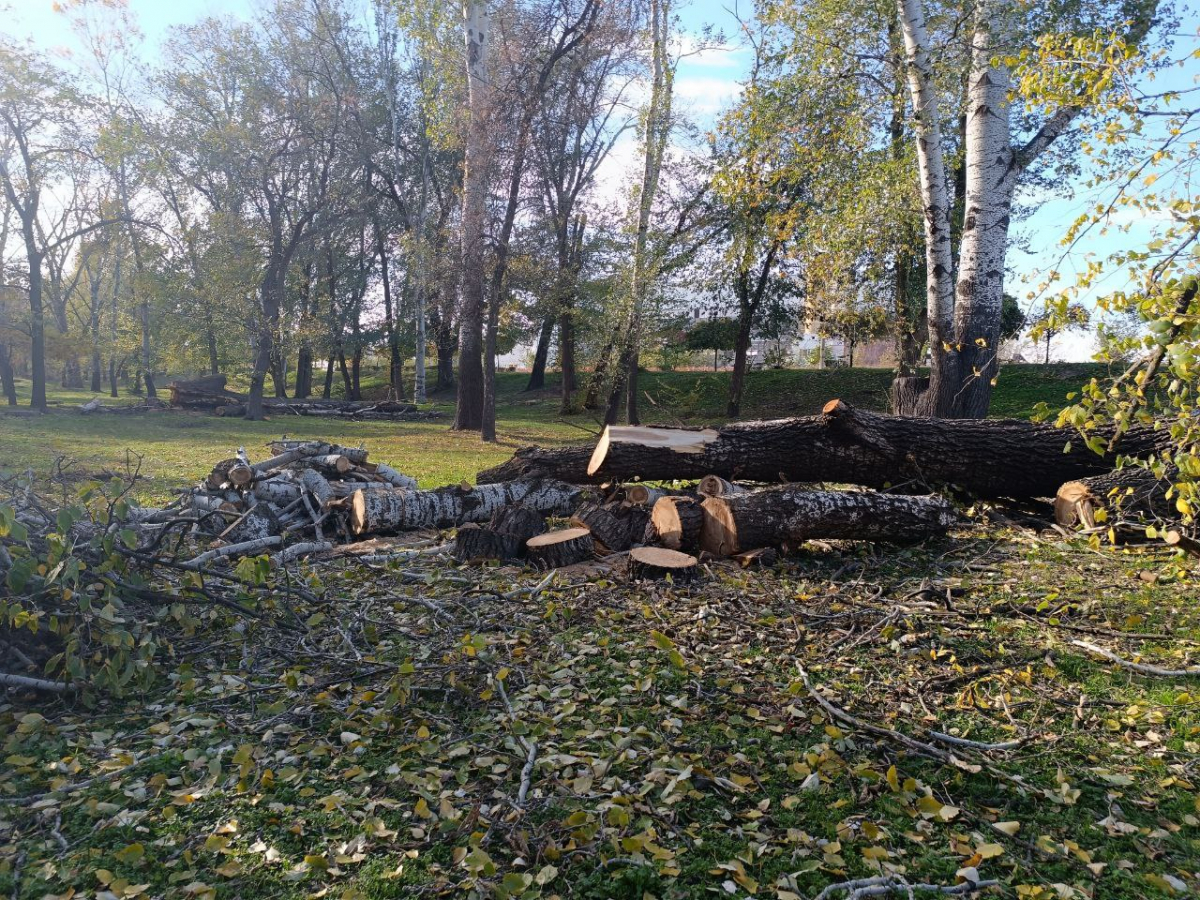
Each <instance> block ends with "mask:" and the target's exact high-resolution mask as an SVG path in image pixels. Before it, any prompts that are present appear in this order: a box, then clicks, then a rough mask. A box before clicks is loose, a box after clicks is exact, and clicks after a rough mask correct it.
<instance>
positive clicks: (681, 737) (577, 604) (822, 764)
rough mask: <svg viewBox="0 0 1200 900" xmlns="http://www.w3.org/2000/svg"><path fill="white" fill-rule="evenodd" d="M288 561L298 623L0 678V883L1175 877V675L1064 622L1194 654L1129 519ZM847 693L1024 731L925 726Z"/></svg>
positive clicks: (1132, 881)
mask: <svg viewBox="0 0 1200 900" xmlns="http://www.w3.org/2000/svg"><path fill="white" fill-rule="evenodd" d="M311 577H313V578H316V577H317V576H316V574H315V573H314V574H313V575H312V576H311ZM319 583H320V586H321V587H322V588H323V589H324V590H325V591H327V593H325V594H323V595H322V596H325V597H328V598H330V599H329V601H327V602H324V604H323V605H322V604H318V605H317V606H315V607H308V606H302V607H300V608H299V609H298V610H296V611H297V612H299V614H300V615H301V617H302V618H305V619H306V621H307V625H306V627H305V629H304V630H303V632H301V633H294V632H287V631H283V630H279V629H275V628H272V627H270V626H269V625H268V624H265V623H255V622H249V621H242V622H240V623H238V624H239V629H237V630H234V629H230V628H228V627H221V623H226V626H227V625H228V623H229V620H228V619H226V618H224V616H217V614H216V613H211V617H212V623H211V625H209V626H207V627H201V628H200V629H198V630H196V631H194V632H190V633H188V632H181V633H179V634H177V635H176V637H175V638H174V639H173V640H172V644H171V648H170V654H169V659H168V660H166V661H165V668H166V670H167V671H168V672H170V673H171V677H170V680H169V681H162V682H160V683H159V684H157V685H155V686H154V687H153V688H152V689H150V690H148V691H147V692H146V693H144V694H137V695H136V696H133V697H131V698H130V700H129V702H127V703H122V702H117V703H110V704H108V705H106V706H105V707H102V708H101V709H99V710H92V711H89V710H87V709H82V708H79V707H72V706H71V705H63V704H59V703H44V704H40V705H38V706H37V707H35V708H21V707H19V706H18V707H0V735H3V737H2V739H0V740H2V743H0V752H3V754H4V761H5V766H4V767H3V768H0V891H3V892H4V895H5V896H8V895H9V894H10V893H12V891H13V887H14V879H15V878H16V877H17V867H18V866H19V868H20V879H21V882H20V883H21V887H20V889H19V890H18V891H17V892H16V893H15V894H14V896H21V897H43V896H44V895H51V894H52V895H56V896H77V897H79V896H104V897H108V896H116V897H125V896H136V895H140V894H144V895H145V896H158V897H201V898H206V897H216V898H245V900H252V898H268V897H270V898H297V900H298V898H307V897H316V896H324V897H339V898H409V897H418V896H421V897H434V896H475V897H497V898H510V897H511V898H516V897H523V898H532V897H539V896H541V897H547V898H550V897H563V898H566V897H572V898H587V900H647V898H661V900H687V898H696V897H706V896H710V895H716V896H727V897H731V898H738V900H744V898H751V897H753V898H775V900H797V898H812V897H814V896H816V894H817V893H818V892H819V891H820V890H821V889H822V888H823V887H825V886H827V885H829V884H832V883H835V882H841V881H844V880H846V879H850V878H863V877H871V876H877V875H880V874H884V875H895V876H900V877H903V878H905V879H907V880H909V881H912V882H924V883H932V884H941V885H953V884H954V883H955V881H956V880H957V879H959V878H960V877H971V878H974V879H999V880H1000V881H1001V883H1002V884H1003V885H1004V887H1003V888H1002V889H1000V890H998V891H993V892H988V893H987V894H985V895H984V896H1017V897H1021V898H1025V900H1053V898H1063V897H1071V898H1074V897H1078V898H1083V897H1096V898H1127V900H1142V898H1169V897H1174V896H1179V895H1180V894H1178V893H1177V890H1178V891H1181V890H1183V887H1186V885H1187V884H1189V883H1191V884H1194V883H1195V881H1194V879H1195V878H1196V876H1197V871H1196V870H1197V868H1198V867H1200V820H1198V819H1197V815H1198V814H1200V806H1198V804H1200V789H1198V786H1197V782H1196V771H1195V763H1196V759H1197V758H1198V751H1200V744H1198V741H1200V713H1198V701H1197V699H1196V698H1195V696H1194V694H1193V693H1191V692H1190V689H1189V686H1188V685H1187V684H1186V683H1185V681H1186V679H1185V678H1169V677H1167V678H1163V677H1145V676H1141V675H1136V674H1133V673H1130V672H1128V671H1125V670H1123V669H1120V668H1117V667H1115V666H1113V665H1111V664H1110V663H1108V662H1105V661H1104V660H1099V659H1097V658H1096V657H1094V656H1092V655H1090V654H1089V653H1088V652H1086V651H1085V650H1081V649H1080V648H1078V647H1076V646H1075V645H1073V644H1072V641H1073V640H1075V639H1077V638H1080V637H1084V638H1086V639H1087V640H1091V641H1094V642H1098V643H1101V644H1103V645H1105V646H1106V647H1110V648H1113V649H1115V650H1116V652H1118V653H1120V654H1121V655H1123V656H1125V657H1126V658H1133V657H1134V656H1136V655H1138V654H1144V657H1145V658H1146V659H1147V660H1148V661H1153V662H1155V663H1158V664H1161V665H1166V666H1171V667H1182V665H1183V664H1185V662H1186V660H1187V658H1188V656H1189V655H1191V656H1193V657H1194V647H1195V645H1196V643H1197V642H1198V641H1200V610H1198V609H1197V606H1196V604H1195V603H1194V595H1192V593H1191V591H1192V589H1193V588H1194V584H1192V583H1189V582H1188V581H1187V579H1186V576H1185V574H1184V571H1183V570H1182V569H1181V568H1180V567H1179V566H1178V565H1177V564H1176V563H1175V562H1174V561H1173V559H1172V558H1170V557H1169V556H1167V555H1165V554H1164V553H1163V552H1162V551H1161V550H1159V551H1138V550H1134V551H1129V552H1124V553H1119V554H1093V553H1091V552H1089V551H1087V550H1086V548H1080V547H1072V546H1067V545H1063V544H1049V543H1046V542H1044V541H1042V540H1040V539H1036V538H1033V537H1031V536H1030V535H1028V534H1015V533H1003V532H997V531H987V530H984V529H979V530H969V531H965V532H962V533H960V534H959V535H957V536H956V538H955V540H953V541H946V542H943V543H940V544H935V545H931V546H929V547H925V548H912V549H908V550H902V551H901V550H896V549H895V548H892V549H890V550H886V551H884V550H872V549H870V548H866V547H859V548H857V549H854V550H846V551H836V550H832V551H831V550H828V549H826V550H821V549H810V550H808V551H805V552H802V553H800V554H798V555H796V556H794V557H792V558H791V559H789V560H788V561H786V562H785V563H784V564H782V565H781V566H780V567H778V568H777V569H775V570H772V571H767V572H754V573H748V572H744V571H742V570H739V569H737V568H735V567H730V566H726V565H723V564H717V565H713V566H712V567H711V572H710V575H709V576H708V577H707V578H706V579H705V581H704V583H702V584H700V585H697V586H693V587H690V588H676V587H673V586H671V585H669V584H666V585H635V584H630V583H629V582H627V581H626V580H625V578H624V577H623V576H622V575H621V574H620V572H619V569H617V570H613V569H609V568H603V567H593V568H591V569H589V570H588V571H585V572H576V573H570V572H559V573H558V574H557V575H556V576H555V579H554V580H553V581H551V582H545V581H543V576H542V575H541V574H538V573H529V572H521V571H519V570H516V569H511V568H507V569H506V568H502V569H494V568H493V569H484V570H478V569H476V570H468V569H465V568H456V567H451V566H446V565H445V563H444V562H433V561H430V562H426V563H419V562H418V563H411V562H409V563H404V564H399V563H397V564H395V565H393V566H391V567H384V566H378V565H375V566H365V565H358V564H354V563H341V564H334V565H332V566H325V567H323V568H322V569H321V570H320V582H319ZM481 589H482V590H481ZM922 589H928V590H929V591H930V592H931V593H929V594H921V593H920V591H921V590H922ZM931 598H932V599H931ZM939 598H940V599H939ZM260 612H263V613H268V614H275V613H280V614H282V613H283V607H275V606H273V605H272V604H270V603H269V604H268V605H267V606H266V607H264V608H262V609H261V610H260ZM268 622H269V619H268ZM798 662H800V663H803V665H804V666H805V667H806V669H807V671H808V673H809V675H810V678H811V680H812V683H813V685H814V687H817V686H819V687H820V689H821V691H822V692H823V696H825V697H827V698H829V700H831V701H832V702H833V703H834V704H836V705H837V706H838V707H839V708H841V709H843V710H846V711H849V712H850V713H851V714H852V715H853V716H855V717H856V719H857V720H858V724H851V723H848V722H846V721H841V720H837V719H835V718H833V717H832V716H831V714H830V713H829V712H828V711H826V710H825V709H823V708H822V707H821V706H820V705H819V704H818V703H817V702H816V701H815V700H814V698H813V697H812V696H811V695H810V694H809V692H808V690H807V689H806V688H805V686H804V684H803V682H802V680H801V678H800V670H799V669H798V667H797V663H798ZM870 728H874V729H888V730H890V732H891V733H892V734H900V735H907V736H911V737H912V738H914V739H916V740H917V741H920V742H923V743H925V744H926V746H933V745H932V744H929V743H928V742H929V741H930V740H931V739H930V732H931V731H938V732H943V733H948V734H951V735H953V736H957V737H960V738H963V739H967V740H975V741H983V742H1008V741H1013V740H1017V741H1020V742H1021V743H1019V745H1017V746H1016V747H1015V749H1006V750H997V751H986V750H977V749H972V748H952V747H947V745H940V749H938V748H935V751H931V752H940V753H942V754H943V758H942V759H941V760H939V759H931V758H929V756H928V755H927V754H926V753H925V752H924V751H921V750H920V749H917V750H914V749H913V747H911V746H906V745H905V744H904V743H903V741H902V740H900V739H898V738H892V737H888V736H887V735H888V733H889V732H888V731H879V730H876V731H870V730H869V729H870ZM531 747H532V749H531ZM918 747H919V745H918ZM949 750H953V753H954V756H953V757H951V756H949V753H948V751H949ZM523 784H524V785H525V788H524V790H523V789H522V785H523ZM47 792H49V793H47ZM522 793H523V795H524V800H523V801H522V800H521V799H520V798H521V796H522ZM6 798H8V800H7V802H6ZM14 798H25V799H20V800H15V799H14ZM30 798H32V799H30ZM18 848H19V850H20V859H19V862H18V861H17V860H18V855H17V854H18ZM962 873H966V875H965V876H964V875H963V874H962ZM1180 886H1183V887H1180ZM103 890H108V891H110V892H111V893H110V894H97V893H93V892H99V891H103ZM72 892H74V893H72ZM901 896H903V895H901ZM918 896H923V895H918Z"/></svg>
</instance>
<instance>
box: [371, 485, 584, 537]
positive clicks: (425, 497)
mask: <svg viewBox="0 0 1200 900" xmlns="http://www.w3.org/2000/svg"><path fill="white" fill-rule="evenodd" d="M578 495H579V489H578V488H574V487H572V486H571V485H568V484H563V483H562V482H558V481H513V482H508V483H506V484H485V485H479V486H478V487H474V488H471V489H469V490H464V489H463V488H460V487H445V488H438V489H437V490H433V491H410V490H404V489H398V490H390V491H383V490H373V491H370V490H369V491H358V492H357V493H355V494H354V496H353V498H352V499H351V502H350V528H351V530H352V531H353V532H354V533H355V534H380V533H386V532H396V531H411V530H414V529H419V528H449V527H451V526H454V525H462V524H464V523H466V522H474V523H477V524H478V523H483V522H487V521H489V520H490V519H491V518H492V516H493V515H495V514H496V513H497V512H498V511H499V510H500V509H502V508H503V507H505V506H509V505H511V504H514V503H520V504H522V505H523V506H525V507H527V508H529V509H532V510H534V511H536V512H539V513H542V514H543V515H548V516H564V515H567V514H569V513H570V512H571V511H572V510H573V509H574V508H575V503H576V499H577V497H578Z"/></svg>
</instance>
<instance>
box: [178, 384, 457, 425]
mask: <svg viewBox="0 0 1200 900" xmlns="http://www.w3.org/2000/svg"><path fill="white" fill-rule="evenodd" d="M225 384H226V379H225V376H224V375H207V376H205V377H203V378H197V379H193V380H191V381H175V382H172V383H171V384H169V385H168V386H167V387H168V388H169V390H170V392H171V406H172V407H175V408H177V409H199V410H207V411H209V412H212V413H213V414H214V415H217V416H226V417H235V418H236V417H240V416H244V415H245V414H246V401H247V397H246V396H245V395H244V394H238V393H235V392H233V391H231V390H228V389H227V388H226V386H225ZM263 406H264V407H265V408H266V409H267V410H268V411H269V412H276V413H279V414H280V415H293V416H324V417H327V418H341V419H361V420H368V421H370V420H385V421H391V422H415V421H425V420H431V419H437V418H440V417H441V413H439V412H437V411H435V410H428V409H420V408H418V407H416V406H414V405H412V404H411V403H402V402H396V401H391V400H332V399H315V398H306V399H302V400H301V399H294V400H289V399H287V398H285V397H264V398H263Z"/></svg>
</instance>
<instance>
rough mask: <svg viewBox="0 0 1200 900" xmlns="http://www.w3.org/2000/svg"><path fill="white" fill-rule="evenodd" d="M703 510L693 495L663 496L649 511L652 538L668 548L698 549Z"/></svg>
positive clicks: (689, 550)
mask: <svg viewBox="0 0 1200 900" xmlns="http://www.w3.org/2000/svg"><path fill="white" fill-rule="evenodd" d="M703 524H704V510H703V509H702V508H701V506H700V502H699V501H698V500H696V499H695V498H694V497H663V498H662V499H661V500H659V501H658V502H657V503H655V504H654V509H653V510H651V512H650V526H651V528H652V529H653V532H652V535H653V537H652V539H653V540H656V541H658V543H660V544H662V545H663V546H664V547H666V548H667V549H669V550H683V551H687V552H691V551H694V550H698V549H700V530H701V528H702V526H703Z"/></svg>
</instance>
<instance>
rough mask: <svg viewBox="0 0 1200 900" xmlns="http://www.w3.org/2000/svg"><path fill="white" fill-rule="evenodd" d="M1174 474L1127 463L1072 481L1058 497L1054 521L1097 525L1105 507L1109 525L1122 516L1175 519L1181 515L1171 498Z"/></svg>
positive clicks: (1088, 526)
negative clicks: (1158, 474) (1101, 511)
mask: <svg viewBox="0 0 1200 900" xmlns="http://www.w3.org/2000/svg"><path fill="white" fill-rule="evenodd" d="M1173 478H1174V475H1169V476H1167V477H1166V478H1158V477H1157V476H1156V475H1155V474H1154V473H1153V472H1151V471H1150V470H1149V469H1144V468H1142V467H1141V466H1126V467H1125V468H1124V469H1115V470H1113V471H1112V472H1107V473H1105V474H1103V475H1094V476H1092V477H1091V478H1081V479H1079V480H1078V481H1068V482H1067V483H1066V484H1064V485H1063V486H1062V487H1060V488H1059V489H1058V493H1057V494H1056V495H1055V497H1054V521H1055V522H1057V523H1058V524H1059V525H1061V526H1063V527H1064V528H1074V527H1076V526H1078V525H1082V526H1083V527H1084V528H1095V527H1096V526H1097V524H1099V523H1097V521H1096V512H1097V510H1101V509H1102V510H1105V512H1106V513H1107V516H1106V517H1103V518H1105V520H1106V522H1105V523H1106V524H1113V523H1115V522H1116V521H1117V519H1118V518H1121V519H1126V520H1134V521H1137V520H1139V519H1173V518H1176V517H1177V516H1178V512H1177V510H1176V509H1175V507H1174V504H1173V503H1171V501H1170V500H1168V499H1167V491H1168V490H1170V488H1171V483H1172V480H1173Z"/></svg>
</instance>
